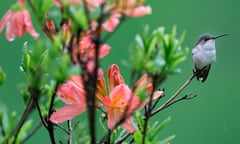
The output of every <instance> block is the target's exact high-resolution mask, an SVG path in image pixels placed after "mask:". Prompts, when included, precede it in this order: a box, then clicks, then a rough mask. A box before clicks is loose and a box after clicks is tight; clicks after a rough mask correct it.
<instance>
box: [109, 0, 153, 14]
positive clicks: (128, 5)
mask: <svg viewBox="0 0 240 144" xmlns="http://www.w3.org/2000/svg"><path fill="white" fill-rule="evenodd" d="M143 4H144V0H117V2H116V3H115V4H113V5H112V7H113V8H114V11H115V12H118V13H121V14H123V15H126V16H131V17H140V16H145V15H147V14H151V7H150V6H143Z"/></svg>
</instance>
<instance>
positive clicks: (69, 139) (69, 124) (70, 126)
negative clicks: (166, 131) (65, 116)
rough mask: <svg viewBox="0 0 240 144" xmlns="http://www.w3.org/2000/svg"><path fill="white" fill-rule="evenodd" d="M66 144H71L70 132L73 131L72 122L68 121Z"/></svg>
mask: <svg viewBox="0 0 240 144" xmlns="http://www.w3.org/2000/svg"><path fill="white" fill-rule="evenodd" d="M68 131H69V133H68V144H72V131H73V128H72V121H71V120H69V121H68Z"/></svg>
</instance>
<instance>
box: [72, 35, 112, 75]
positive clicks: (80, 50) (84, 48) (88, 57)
mask: <svg viewBox="0 0 240 144" xmlns="http://www.w3.org/2000/svg"><path fill="white" fill-rule="evenodd" d="M95 49H96V47H95V44H94V43H93V41H92V38H91V36H90V35H86V36H83V37H81V40H80V41H79V43H78V45H77V46H76V47H75V48H74V50H73V54H72V57H73V61H74V62H75V63H79V57H80V60H81V61H82V62H87V68H88V70H89V72H92V71H93V69H94V67H95V61H94V60H95ZM110 49H111V47H110V46H109V45H107V44H101V45H100V47H99V58H100V59H101V58H103V57H104V56H106V55H107V54H108V53H109V52H110Z"/></svg>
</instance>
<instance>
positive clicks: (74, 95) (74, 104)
mask: <svg viewBox="0 0 240 144" xmlns="http://www.w3.org/2000/svg"><path fill="white" fill-rule="evenodd" d="M57 95H58V96H59V98H60V99H61V100H62V101H63V102H64V103H66V106H64V107H62V108H60V109H58V110H57V111H56V112H54V113H53V114H52V115H51V117H50V120H51V121H52V122H53V123H56V124H58V123H62V122H64V121H67V120H71V119H72V118H74V117H76V116H77V115H79V114H81V113H83V112H84V111H85V110H86V109H87V105H86V97H85V91H84V87H83V82H82V79H81V77H80V76H72V77H70V79H69V80H68V81H67V83H65V84H62V85H60V87H59V88H58V91H57Z"/></svg>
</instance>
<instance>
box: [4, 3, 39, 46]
mask: <svg viewBox="0 0 240 144" xmlns="http://www.w3.org/2000/svg"><path fill="white" fill-rule="evenodd" d="M18 4H19V5H22V6H24V5H25V1H23V0H21V1H18ZM4 27H6V38H7V40H9V41H13V40H14V39H15V38H16V37H22V36H23V35H24V34H25V33H26V32H29V33H30V34H31V35H32V36H33V37H34V39H37V38H38V37H39V34H38V33H37V32H36V31H35V30H34V28H33V25H32V21H31V17H30V14H29V12H28V11H27V10H26V9H24V8H22V9H21V10H18V11H13V10H8V12H7V13H6V14H5V15H4V17H3V18H2V20H1V21H0V32H2V31H3V29H4Z"/></svg>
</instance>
